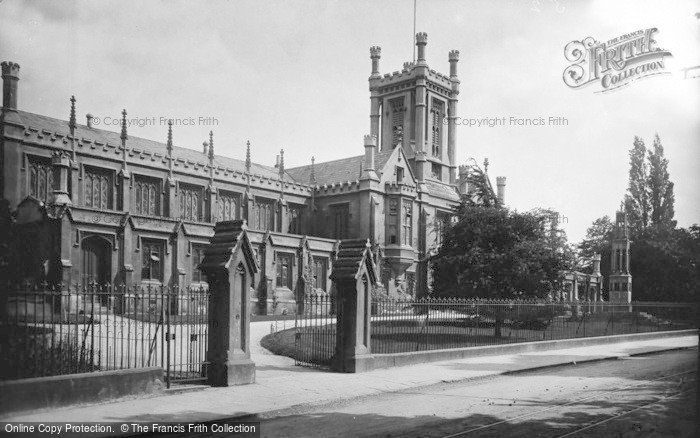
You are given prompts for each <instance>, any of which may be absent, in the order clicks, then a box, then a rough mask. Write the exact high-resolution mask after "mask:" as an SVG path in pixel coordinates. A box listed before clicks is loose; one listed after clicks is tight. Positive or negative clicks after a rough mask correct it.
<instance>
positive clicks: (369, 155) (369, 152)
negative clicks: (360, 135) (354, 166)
mask: <svg viewBox="0 0 700 438" xmlns="http://www.w3.org/2000/svg"><path fill="white" fill-rule="evenodd" d="M376 149H377V138H376V137H375V136H373V135H365V166H364V167H365V170H367V171H369V170H374V153H375V151H376Z"/></svg>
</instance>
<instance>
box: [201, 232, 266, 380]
mask: <svg viewBox="0 0 700 438" xmlns="http://www.w3.org/2000/svg"><path fill="white" fill-rule="evenodd" d="M247 228H248V227H247V226H246V225H245V221H243V220H233V221H224V222H219V223H217V224H216V226H215V227H214V236H212V238H211V240H210V245H209V246H208V247H207V249H206V250H205V252H204V260H203V261H202V263H201V264H200V265H199V269H200V270H202V271H203V272H204V273H205V274H206V276H207V281H208V282H209V291H210V293H211V298H210V302H209V345H208V347H209V349H208V352H207V359H208V361H209V366H208V369H207V379H208V382H209V384H210V385H212V386H230V385H245V384H248V383H254V382H255V363H254V362H253V361H252V360H251V359H250V313H251V302H250V298H251V297H250V284H251V280H252V279H253V277H254V276H255V274H256V273H257V272H258V264H257V261H256V260H255V256H254V252H253V248H252V246H251V244H250V240H249V239H248V235H247Z"/></svg>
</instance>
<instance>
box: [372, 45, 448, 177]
mask: <svg viewBox="0 0 700 438" xmlns="http://www.w3.org/2000/svg"><path fill="white" fill-rule="evenodd" d="M427 44H428V35H427V34H425V33H422V32H421V33H418V34H417V35H416V46H417V49H418V58H417V59H416V62H415V63H413V62H406V63H404V65H403V69H402V70H401V71H395V72H393V73H391V74H389V73H387V74H385V75H384V76H382V75H381V74H380V73H379V59H380V58H381V48H380V47H376V46H375V47H371V48H370V57H371V59H372V75H371V76H370V77H369V90H370V100H371V110H370V111H371V114H370V135H372V136H375V137H376V138H377V143H378V144H377V147H378V150H379V151H386V150H391V149H393V148H395V147H396V146H398V145H400V146H403V148H404V151H405V153H406V156H407V157H408V159H409V161H410V164H411V166H412V168H413V171H414V174H415V176H416V180H417V182H418V184H419V186H420V185H421V184H422V183H423V181H425V179H426V178H430V179H433V180H438V181H440V182H443V183H445V184H452V185H454V184H456V170H457V166H456V164H455V140H456V132H455V122H456V114H457V96H458V95H459V79H458V78H457V62H458V61H459V52H458V51H456V50H453V51H451V52H450V53H449V55H448V60H449V63H450V74H449V76H446V75H443V74H441V73H438V72H436V71H435V70H431V69H430V68H429V67H428V64H427V62H426V58H425V48H426V45H427ZM419 190H420V187H419Z"/></svg>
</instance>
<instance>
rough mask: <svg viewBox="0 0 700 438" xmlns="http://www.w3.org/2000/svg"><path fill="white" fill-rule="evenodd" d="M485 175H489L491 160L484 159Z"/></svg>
mask: <svg viewBox="0 0 700 438" xmlns="http://www.w3.org/2000/svg"><path fill="white" fill-rule="evenodd" d="M484 173H489V159H488V158H484Z"/></svg>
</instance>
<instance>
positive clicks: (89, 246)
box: [80, 235, 112, 287]
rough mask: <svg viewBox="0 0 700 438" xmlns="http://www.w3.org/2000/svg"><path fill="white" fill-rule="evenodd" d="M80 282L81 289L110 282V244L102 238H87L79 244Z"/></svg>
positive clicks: (93, 236)
mask: <svg viewBox="0 0 700 438" xmlns="http://www.w3.org/2000/svg"><path fill="white" fill-rule="evenodd" d="M80 253H81V254H80V281H81V283H82V286H83V287H89V286H90V285H93V284H98V285H101V286H103V285H105V284H108V283H110V282H111V278H110V277H111V272H112V243H111V242H110V241H109V240H107V239H105V238H104V237H101V236H97V235H92V236H88V237H86V238H85V239H83V241H82V242H81V243H80Z"/></svg>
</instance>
